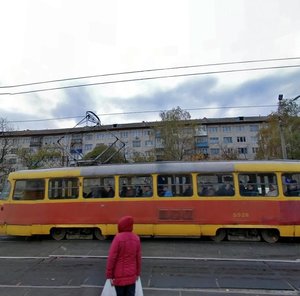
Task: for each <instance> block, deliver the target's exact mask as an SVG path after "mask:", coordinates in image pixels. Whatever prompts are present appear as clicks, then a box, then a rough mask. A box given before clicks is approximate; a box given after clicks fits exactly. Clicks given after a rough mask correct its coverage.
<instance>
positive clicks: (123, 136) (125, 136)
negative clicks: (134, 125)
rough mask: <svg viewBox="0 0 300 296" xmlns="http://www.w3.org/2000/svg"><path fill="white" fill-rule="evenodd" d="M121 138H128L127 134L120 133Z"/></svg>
mask: <svg viewBox="0 0 300 296" xmlns="http://www.w3.org/2000/svg"><path fill="white" fill-rule="evenodd" d="M120 135H121V138H128V132H121V133H120Z"/></svg>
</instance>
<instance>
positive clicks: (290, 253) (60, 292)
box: [0, 238, 300, 296]
mask: <svg viewBox="0 0 300 296" xmlns="http://www.w3.org/2000/svg"><path fill="white" fill-rule="evenodd" d="M110 243H111V241H101V242H99V241H77V240H70V241H61V242H56V241H52V240H48V239H43V240H25V239H6V238H2V239H0V266H1V270H0V295H1V296H6V295H7V296H20V295H22V296H37V295H39V296H50V295H53V296H71V295H72V296H79V295H80V296H83V295H84V296H94V295H95V296H96V295H97V296H99V295H100V294H101V290H102V286H103V284H104V281H105V278H104V270H105V264H106V256H107V253H108V249H109V246H110ZM142 248H143V266H142V276H141V278H142V283H143V287H144V295H145V296H154V295H166V296H169V295H175V296H194V295H208V296H212V295H236V296H238V295H300V247H299V242H291V241H289V242H280V243H277V244H273V245H270V244H266V243H263V242H244V243H240V242H222V243H219V244H217V243H214V242H210V241H200V240H197V239H142Z"/></svg>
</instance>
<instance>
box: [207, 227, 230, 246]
mask: <svg viewBox="0 0 300 296" xmlns="http://www.w3.org/2000/svg"><path fill="white" fill-rule="evenodd" d="M226 236H227V232H226V230H225V229H218V230H217V232H216V235H214V236H211V237H210V238H211V239H212V240H213V241H214V242H216V243H219V242H221V241H222V240H223V239H225V237H226Z"/></svg>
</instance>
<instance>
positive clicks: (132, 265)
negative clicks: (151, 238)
mask: <svg viewBox="0 0 300 296" xmlns="http://www.w3.org/2000/svg"><path fill="white" fill-rule="evenodd" d="M132 229H133V218H132V217H131V216H125V217H123V218H121V219H120V220H119V222H118V231H119V233H118V234H117V235H116V236H115V237H114V239H113V241H112V244H111V246H110V250H109V254H108V259H107V265H106V278H107V279H110V280H111V283H112V285H114V286H115V288H116V292H117V296H134V294H135V282H136V280H137V278H138V277H139V276H140V273H141V261H142V259H141V258H142V256H141V254H142V252H141V242H140V238H139V237H138V236H137V235H136V234H134V233H133V232H132Z"/></svg>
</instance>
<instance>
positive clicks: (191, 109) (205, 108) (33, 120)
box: [8, 105, 277, 123]
mask: <svg viewBox="0 0 300 296" xmlns="http://www.w3.org/2000/svg"><path fill="white" fill-rule="evenodd" d="M270 107H277V105H248V106H220V107H199V108H184V109H183V110H185V111H197V110H215V109H243V108H270ZM158 112H162V110H143V111H129V112H114V113H102V114H97V116H113V115H128V114H145V113H158ZM76 118H82V116H68V117H59V118H44V119H31V120H12V121H8V122H9V123H25V122H43V121H55V120H67V119H76Z"/></svg>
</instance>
